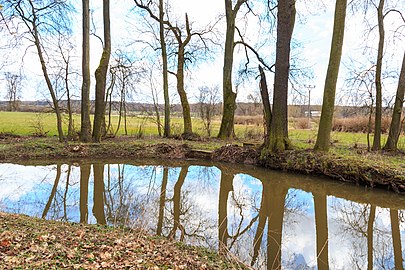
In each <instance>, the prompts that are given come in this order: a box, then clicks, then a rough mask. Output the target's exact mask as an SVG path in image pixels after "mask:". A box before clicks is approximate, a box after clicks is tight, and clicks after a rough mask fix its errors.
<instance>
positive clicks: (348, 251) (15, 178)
mask: <svg viewBox="0 0 405 270" xmlns="http://www.w3.org/2000/svg"><path fill="white" fill-rule="evenodd" d="M403 210H405V197H404V196H400V195H397V194H393V193H390V192H384V191H380V190H367V189H365V188H363V187H356V186H353V185H345V184H342V183H337V182H332V181H329V180H327V179H321V178H316V177H308V176H298V175H294V174H287V173H282V172H276V171H271V170H265V169H260V168H255V167H249V166H242V165H235V166H233V165H229V164H218V163H215V164H214V163H205V162H198V161H187V162H186V161H183V162H180V161H179V162H177V161H170V160H166V161H159V160H152V161H146V160H145V161H142V162H141V161H131V162H123V163H121V164H117V163H115V162H114V161H108V162H104V163H101V162H96V163H88V162H85V163H80V164H79V163H78V164H51V165H41V164H38V165H36V166H34V165H31V166H24V165H17V164H0V211H5V212H13V213H24V214H28V215H31V216H36V217H43V218H46V219H54V220H64V221H72V222H84V223H100V224H109V225H112V226H119V225H123V226H138V227H139V226H140V227H143V228H146V229H148V230H149V231H150V233H152V234H157V235H162V236H166V237H173V238H175V239H176V240H178V241H184V242H186V243H189V244H192V245H200V246H206V247H210V248H212V249H216V250H220V251H221V252H230V253H231V254H233V255H235V256H237V257H238V258H240V259H241V260H243V261H244V262H245V263H246V264H248V265H253V267H254V268H257V269H277V268H280V266H281V267H282V268H283V269H403V262H402V258H403V257H404V250H403V247H404V244H405V243H404V241H405V236H404V229H405V223H404V211H403Z"/></svg>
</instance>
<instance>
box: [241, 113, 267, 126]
mask: <svg viewBox="0 0 405 270" xmlns="http://www.w3.org/2000/svg"><path fill="white" fill-rule="evenodd" d="M263 122H264V120H263V115H254V116H249V115H235V119H234V123H235V124H236V125H255V126H262V125H263Z"/></svg>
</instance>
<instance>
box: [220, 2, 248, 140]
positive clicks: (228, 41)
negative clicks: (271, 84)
mask: <svg viewBox="0 0 405 270" xmlns="http://www.w3.org/2000/svg"><path fill="white" fill-rule="evenodd" d="M247 1H248V0H237V1H236V3H235V5H233V1H232V0H225V13H226V38H225V52H224V65H223V75H222V76H223V78H222V80H223V81H222V91H223V107H222V120H221V127H220V129H219V133H218V138H221V139H228V138H232V137H233V136H234V123H233V122H234V116H235V109H236V93H235V92H234V91H233V90H232V70H233V53H234V49H235V30H236V24H235V21H236V16H237V14H238V12H239V10H240V8H241V6H242V5H243V4H245V3H247Z"/></svg>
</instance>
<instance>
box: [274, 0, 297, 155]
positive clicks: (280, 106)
mask: <svg viewBox="0 0 405 270" xmlns="http://www.w3.org/2000/svg"><path fill="white" fill-rule="evenodd" d="M295 13H296V11H295V1H294V0H289V1H279V3H278V12H277V50H276V64H275V76H274V96H273V111H272V122H271V129H270V136H269V146H268V150H270V151H273V152H277V151H284V150H285V149H287V148H288V146H289V140H288V103H287V102H288V78H289V72H290V50H291V48H290V46H291V37H292V33H293V30H294V24H295Z"/></svg>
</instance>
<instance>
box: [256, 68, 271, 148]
mask: <svg viewBox="0 0 405 270" xmlns="http://www.w3.org/2000/svg"><path fill="white" fill-rule="evenodd" d="M259 72H260V95H261V96H262V102H263V111H264V120H265V125H266V126H265V135H264V144H265V145H266V146H267V147H268V146H269V144H270V142H269V134H270V128H271V105H270V98H269V90H268V88H267V81H266V74H264V70H263V68H262V67H261V66H260V65H259Z"/></svg>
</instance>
